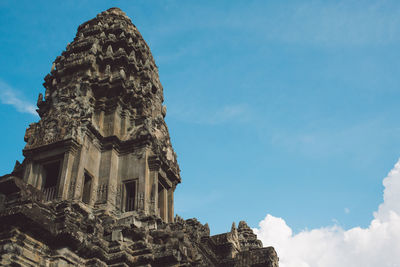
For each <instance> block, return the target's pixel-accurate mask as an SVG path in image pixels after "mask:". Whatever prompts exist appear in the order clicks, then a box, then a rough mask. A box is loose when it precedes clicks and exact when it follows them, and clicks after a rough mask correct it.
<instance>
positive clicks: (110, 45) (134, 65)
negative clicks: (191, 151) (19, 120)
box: [25, 8, 178, 173]
mask: <svg viewBox="0 0 400 267" xmlns="http://www.w3.org/2000/svg"><path fill="white" fill-rule="evenodd" d="M43 85H44V87H45V88H46V93H45V96H44V99H43V97H42V94H40V95H39V99H38V107H39V109H38V113H39V115H40V117H41V120H40V121H39V122H38V123H36V124H32V125H31V126H30V128H29V129H28V130H27V134H26V136H25V141H26V142H27V145H26V149H31V148H34V147H38V146H41V145H44V144H49V143H52V142H55V141H60V140H64V139H67V138H75V139H76V140H78V141H80V142H82V138H83V136H84V134H85V132H86V131H87V130H88V128H90V127H93V128H94V129H95V130H96V131H97V132H99V133H100V134H101V135H102V136H104V137H107V136H113V135H114V136H117V137H118V138H119V139H120V140H121V141H128V140H131V141H137V142H142V143H150V144H151V145H152V147H153V150H154V151H155V152H156V153H158V154H159V155H160V156H162V158H163V160H164V161H166V162H168V163H169V164H170V165H171V167H173V168H174V171H175V172H176V173H178V165H177V164H176V155H175V153H174V152H173V149H172V146H171V143H170V138H169V134H168V129H167V126H166V124H165V122H164V119H163V118H164V117H165V114H166V107H165V106H163V105H162V103H163V88H162V85H161V83H160V81H159V77H158V69H157V66H156V64H155V62H154V59H153V56H152V54H151V52H150V49H149V47H148V45H147V44H146V42H145V41H144V40H143V38H142V36H141V34H140V33H139V31H138V30H137V28H136V27H135V26H134V25H133V24H132V22H131V20H130V19H129V18H128V17H127V16H126V15H125V13H124V12H122V11H121V10H120V9H118V8H111V9H109V10H107V11H104V12H102V13H100V14H99V15H97V17H96V18H94V19H92V20H90V21H88V22H85V23H83V24H82V25H80V26H79V28H78V32H77V34H76V37H75V38H74V40H73V42H72V43H70V44H68V45H67V48H66V50H65V51H64V52H63V53H62V55H61V56H59V57H57V58H56V60H55V61H54V63H53V66H52V69H51V72H50V73H49V74H48V75H47V76H46V77H45V82H44V84H43ZM115 109H116V110H117V111H118V112H119V114H120V115H121V119H123V120H125V121H124V122H123V123H121V125H116V123H117V122H116V121H115V120H106V121H103V122H102V121H101V120H102V118H101V116H104V115H103V114H102V113H107V112H109V111H111V110H115Z"/></svg>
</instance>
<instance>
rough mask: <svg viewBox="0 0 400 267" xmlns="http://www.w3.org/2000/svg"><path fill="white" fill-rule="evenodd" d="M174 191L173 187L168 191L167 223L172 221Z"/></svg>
mask: <svg viewBox="0 0 400 267" xmlns="http://www.w3.org/2000/svg"><path fill="white" fill-rule="evenodd" d="M174 190H175V187H171V188H170V189H169V190H168V222H173V221H174Z"/></svg>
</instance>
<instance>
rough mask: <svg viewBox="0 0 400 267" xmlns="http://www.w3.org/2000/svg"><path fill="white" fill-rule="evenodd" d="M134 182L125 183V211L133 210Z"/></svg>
mask: <svg viewBox="0 0 400 267" xmlns="http://www.w3.org/2000/svg"><path fill="white" fill-rule="evenodd" d="M135 196H136V182H127V183H125V212H127V211H133V210H135Z"/></svg>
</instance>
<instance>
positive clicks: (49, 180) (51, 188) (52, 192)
mask: <svg viewBox="0 0 400 267" xmlns="http://www.w3.org/2000/svg"><path fill="white" fill-rule="evenodd" d="M43 169H44V175H43V178H44V182H43V192H44V196H45V201H50V200H53V199H55V198H56V195H57V182H58V177H59V176H60V162H59V161H57V162H53V163H49V164H46V165H44V166H43Z"/></svg>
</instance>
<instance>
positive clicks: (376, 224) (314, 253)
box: [254, 160, 400, 267]
mask: <svg viewBox="0 0 400 267" xmlns="http://www.w3.org/2000/svg"><path fill="white" fill-rule="evenodd" d="M383 185H384V186H385V190H384V202H383V203H382V204H381V205H380V206H379V209H378V211H377V212H375V213H374V219H373V220H372V221H371V223H370V225H369V227H367V228H361V227H354V228H352V229H349V230H344V229H342V228H341V227H339V226H336V225H335V226H331V227H326V228H318V229H313V230H304V231H302V232H300V233H298V234H293V231H292V229H291V228H290V227H289V226H288V225H287V224H286V222H285V221H284V220H283V219H282V218H277V217H274V216H272V215H270V214H268V215H267V216H266V217H265V219H264V220H262V221H261V222H260V223H259V228H257V229H254V231H255V233H256V234H257V235H258V237H259V239H261V240H262V241H263V244H264V245H265V246H274V247H275V249H276V250H277V253H278V256H279V258H280V265H279V266H280V267H337V266H345V267H359V266H363V267H377V266H380V267H400V257H399V253H400V160H399V161H398V162H397V163H396V165H395V167H394V168H393V170H391V171H390V173H389V174H388V176H387V177H386V178H385V179H384V180H383Z"/></svg>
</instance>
